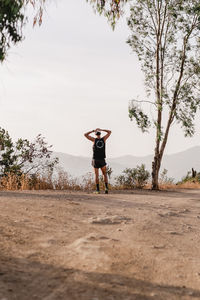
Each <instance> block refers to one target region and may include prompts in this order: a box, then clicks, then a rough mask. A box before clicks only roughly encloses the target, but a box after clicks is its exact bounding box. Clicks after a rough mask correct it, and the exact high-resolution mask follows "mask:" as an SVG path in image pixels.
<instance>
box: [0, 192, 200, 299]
mask: <svg viewBox="0 0 200 300" xmlns="http://www.w3.org/2000/svg"><path fill="white" fill-rule="evenodd" d="M32 299H35V300H36V299H37V300H83V299H84V300H114V299H116V300H132V299H144V300H146V299H148V300H150V299H156V300H161V299H167V300H173V299H181V300H182V299H194V300H195V299H200V190H178V191H160V192H152V191H147V190H144V191H131V192H125V191H123V192H111V193H110V194H109V195H105V194H100V195H94V194H92V193H86V192H85V193H84V192H68V191H61V192H58V191H31V192H0V300H32Z"/></svg>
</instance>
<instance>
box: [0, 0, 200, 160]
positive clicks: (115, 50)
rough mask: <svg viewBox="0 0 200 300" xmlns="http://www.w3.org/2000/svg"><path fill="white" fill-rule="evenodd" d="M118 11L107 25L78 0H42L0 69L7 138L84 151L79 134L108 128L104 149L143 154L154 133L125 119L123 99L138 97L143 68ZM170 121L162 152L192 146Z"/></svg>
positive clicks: (111, 154)
mask: <svg viewBox="0 0 200 300" xmlns="http://www.w3.org/2000/svg"><path fill="white" fill-rule="evenodd" d="M128 35H129V30H128V27H127V25H126V19H125V18H123V19H122V20H121V21H120V22H119V24H118V26H117V28H116V30H115V31H114V32H113V31H112V30H111V28H110V27H109V25H108V24H107V21H106V19H104V18H103V17H99V16H98V15H95V14H94V12H93V10H92V8H91V6H90V5H89V4H88V3H86V1H85V0H76V1H75V0H67V1H66V0H63V1H62V0H58V1H56V4H55V2H54V1H52V4H51V5H48V6H47V12H46V14H45V16H44V20H43V24H42V26H41V27H40V28H35V29H32V26H31V24H29V26H27V29H26V31H25V40H24V41H23V42H22V43H20V44H19V45H18V46H17V47H16V46H15V47H13V48H12V49H11V50H10V52H9V56H8V58H7V61H6V62H4V64H3V66H1V70H0V76H1V80H0V104H1V123H0V126H1V127H4V128H5V129H7V130H8V131H9V133H10V134H11V136H12V137H13V138H14V139H17V138H18V137H22V138H28V139H33V138H34V137H35V136H36V135H37V134H38V133H41V134H42V135H43V136H45V137H46V139H47V141H48V142H49V143H50V144H53V149H54V150H55V151H59V152H64V153H68V154H73V155H81V156H90V155H91V142H89V141H88V140H86V139H85V138H84V136H83V134H84V133H85V132H86V131H89V130H92V129H95V128H96V127H100V128H106V129H111V130H112V136H111V137H110V139H109V141H108V145H107V156H108V157H116V156H121V155H126V154H132V155H137V156H143V155H147V154H151V153H152V152H153V149H154V134H153V133H152V132H151V133H150V134H142V133H141V132H140V131H139V130H138V129H137V127H136V125H135V123H134V122H131V121H130V120H129V118H128V101H129V100H131V99H132V98H136V97H137V95H140V96H141V97H142V96H144V86H143V75H142V73H141V71H140V66H139V63H138V61H137V58H136V56H135V55H134V54H132V53H131V49H130V47H129V46H128V45H127V44H126V39H127V37H128ZM196 129H197V132H198V133H197V134H196V135H195V136H194V137H193V138H184V135H183V133H182V131H181V130H180V129H178V128H177V127H176V126H174V128H173V131H172V133H171V134H170V141H169V143H168V146H167V148H166V153H175V152H179V151H182V150H185V149H187V148H190V147H192V146H196V145H200V142H199V138H200V134H199V130H200V125H199V122H197V127H196Z"/></svg>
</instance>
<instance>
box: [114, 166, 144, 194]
mask: <svg viewBox="0 0 200 300" xmlns="http://www.w3.org/2000/svg"><path fill="white" fill-rule="evenodd" d="M149 178H150V173H149V171H147V170H146V169H145V165H144V164H142V165H141V166H137V167H136V168H126V169H125V170H124V171H123V172H122V175H119V176H118V177H116V178H115V183H116V185H117V186H119V187H121V188H125V189H133V188H139V189H142V188H143V187H144V186H145V185H146V184H147V181H148V179H149Z"/></svg>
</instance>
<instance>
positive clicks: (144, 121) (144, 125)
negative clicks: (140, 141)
mask: <svg viewBox="0 0 200 300" xmlns="http://www.w3.org/2000/svg"><path fill="white" fill-rule="evenodd" d="M128 112H129V118H130V119H131V121H132V120H133V119H135V121H136V123H137V126H138V127H139V128H140V129H141V130H142V132H147V131H148V129H149V127H150V126H151V123H150V121H149V119H148V116H147V115H146V114H145V113H143V111H142V109H141V108H140V107H139V106H138V105H137V104H136V103H134V100H133V101H131V102H130V104H129V109H128Z"/></svg>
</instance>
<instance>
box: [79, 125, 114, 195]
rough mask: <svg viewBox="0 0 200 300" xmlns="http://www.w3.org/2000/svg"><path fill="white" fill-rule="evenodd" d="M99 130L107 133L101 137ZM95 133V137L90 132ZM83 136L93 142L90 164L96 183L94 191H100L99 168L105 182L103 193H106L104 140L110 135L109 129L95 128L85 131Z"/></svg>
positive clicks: (106, 178) (106, 177)
mask: <svg viewBox="0 0 200 300" xmlns="http://www.w3.org/2000/svg"><path fill="white" fill-rule="evenodd" d="M101 131H105V132H107V134H106V135H105V136H103V137H101ZM91 133H95V135H96V138H94V137H92V136H91V135H90V134H91ZM84 135H85V137H86V138H87V139H88V140H90V141H92V142H93V159H92V165H93V167H94V172H95V183H96V193H97V194H99V193H100V189H99V169H101V171H102V174H103V177H104V182H105V194H108V176H107V172H106V161H105V158H106V151H105V150H106V147H105V146H106V140H107V139H108V138H109V136H110V135H111V131H110V130H107V129H100V128H97V129H95V130H92V131H89V132H86V133H85V134H84Z"/></svg>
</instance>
